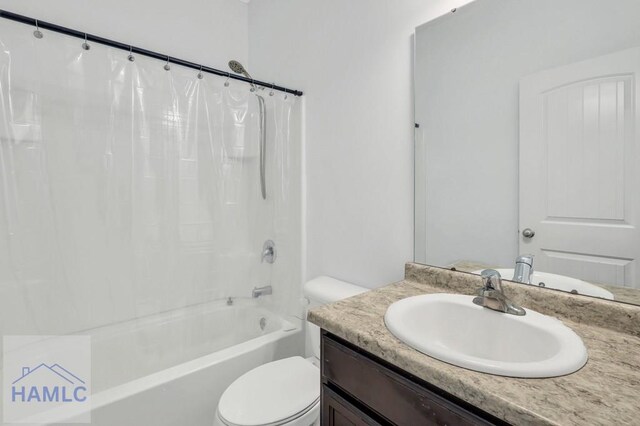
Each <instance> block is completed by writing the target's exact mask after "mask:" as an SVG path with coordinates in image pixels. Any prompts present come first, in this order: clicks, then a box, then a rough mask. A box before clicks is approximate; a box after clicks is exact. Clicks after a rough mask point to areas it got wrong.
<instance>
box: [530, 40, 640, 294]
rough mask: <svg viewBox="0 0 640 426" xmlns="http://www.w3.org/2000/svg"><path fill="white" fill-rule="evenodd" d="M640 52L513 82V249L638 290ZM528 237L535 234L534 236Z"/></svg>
mask: <svg viewBox="0 0 640 426" xmlns="http://www.w3.org/2000/svg"><path fill="white" fill-rule="evenodd" d="M639 73H640V48H634V49H629V50H624V51H621V52H617V53H613V54H610V55H606V56H601V57H598V58H595V59H590V60H586V61H583V62H578V63H575V64H571V65H567V66H563V67H560V68H555V69H551V70H547V71H543V72H540V73H537V74H534V75H531V76H528V77H525V78H523V79H522V80H521V81H520V245H519V247H520V252H521V253H532V254H534V255H536V258H535V267H536V269H537V270H540V271H546V272H554V273H558V274H563V275H569V276H573V277H577V278H581V279H584V280H587V281H592V282H600V283H611V284H615V285H620V286H625V287H635V288H640V271H638V266H637V263H638V259H639V258H640V232H639V229H638V226H639V225H640V224H639V222H640V147H638V140H639V137H638V134H639V133H638V132H639V130H640V120H639V117H640V116H639V113H638V107H637V105H638V101H639V91H638V87H637V86H638V80H639V77H640V74H639ZM532 234H533V235H532Z"/></svg>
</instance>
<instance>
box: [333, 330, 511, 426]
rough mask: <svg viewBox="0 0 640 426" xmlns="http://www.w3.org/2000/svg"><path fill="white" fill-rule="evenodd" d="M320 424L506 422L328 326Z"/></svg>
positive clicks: (472, 423) (486, 423) (461, 423)
mask: <svg viewBox="0 0 640 426" xmlns="http://www.w3.org/2000/svg"><path fill="white" fill-rule="evenodd" d="M321 370H322V390H321V405H322V419H323V420H322V424H323V425H332V426H333V425H336V426H337V425H378V424H380V425H382V424H388V422H391V423H394V424H407V425H417V424H447V425H493V424H506V423H504V422H502V421H501V420H499V419H498V418H496V417H494V416H492V415H490V414H488V413H486V412H484V411H482V410H480V409H478V408H477V407H474V406H473V405H470V404H467V403H466V402H464V401H462V400H460V399H459V398H456V397H455V396H453V395H451V394H448V393H447V392H444V391H443V390H442V389H438V388H437V387H435V386H433V385H432V384H430V383H429V382H427V381H425V380H422V379H420V378H418V377H415V376H413V375H411V374H408V373H407V372H405V371H403V370H401V369H399V368H397V367H396V366H394V365H393V364H391V363H389V362H386V361H384V360H383V359H381V358H379V357H376V356H375V355H372V354H371V353H369V352H367V351H365V350H363V349H361V348H359V347H358V346H355V345H352V344H350V343H349V342H347V341H345V340H343V339H340V338H339V337H337V336H335V335H333V334H331V333H329V332H327V331H324V332H323V334H322V364H321Z"/></svg>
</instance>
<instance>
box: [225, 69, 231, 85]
mask: <svg viewBox="0 0 640 426" xmlns="http://www.w3.org/2000/svg"><path fill="white" fill-rule="evenodd" d="M230 78H231V73H230V72H227V79H226V80H225V82H224V87H229V79H230Z"/></svg>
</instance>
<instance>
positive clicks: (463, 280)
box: [309, 264, 640, 425]
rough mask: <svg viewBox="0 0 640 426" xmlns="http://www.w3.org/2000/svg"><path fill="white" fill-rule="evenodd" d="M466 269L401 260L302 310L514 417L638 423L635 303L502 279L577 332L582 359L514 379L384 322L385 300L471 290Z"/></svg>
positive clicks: (514, 294) (516, 294) (639, 331)
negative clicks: (374, 281) (365, 284)
mask: <svg viewBox="0 0 640 426" xmlns="http://www.w3.org/2000/svg"><path fill="white" fill-rule="evenodd" d="M480 284H481V281H480V278H479V277H477V276H474V275H471V274H466V273H461V272H452V271H449V270H446V269H440V268H433V267H428V266H424V265H417V264H407V268H406V274H405V280H404V281H401V282H398V283H395V284H391V285H388V286H386V287H383V288H380V289H377V290H372V291H369V292H367V293H364V294H361V295H358V296H355V297H351V298H349V299H345V300H342V301H339V302H337V303H333V304H330V305H325V306H322V307H319V308H316V309H313V310H311V311H310V312H309V320H310V321H311V322H313V323H315V324H317V325H318V326H320V327H322V328H323V329H325V330H327V331H329V332H331V333H333V334H335V335H337V336H339V337H341V338H343V339H345V340H347V341H348V342H351V343H353V344H354V345H357V346H359V347H360V348H362V349H364V350H366V351H368V352H370V353H372V354H373V355H376V356H378V357H380V358H382V359H384V360H385V361H388V362H390V363H392V364H394V365H396V366H398V367H399V368H401V369H403V370H405V371H407V372H408V373H411V374H414V375H415V376H417V377H420V378H422V379H424V380H426V381H428V382H429V383H432V384H434V385H435V386H438V387H439V388H441V389H443V390H445V391H447V392H449V393H450V394H452V395H455V396H457V397H459V398H461V399H462V400H465V401H467V402H469V403H471V404H473V405H475V406H478V407H480V408H481V409H483V410H484V411H486V412H488V413H490V414H493V415H494V416H496V417H498V418H500V419H503V420H505V421H507V422H509V423H512V424H515V425H523V424H527V425H534V424H535V425H613V424H616V425H621V424H624V425H637V424H640V307H635V306H630V305H625V304H620V303H614V302H609V301H604V300H600V299H593V298H588V297H582V296H575V295H567V294H564V293H562V292H549V291H544V290H540V289H537V288H528V287H529V286H522V285H517V284H511V283H505V292H506V293H507V295H508V296H509V297H510V298H512V299H513V300H514V301H515V302H516V303H518V304H520V305H522V306H524V307H525V308H529V309H533V310H536V311H538V312H541V313H544V314H547V315H553V316H556V317H558V318H560V319H561V320H562V321H563V322H564V323H565V324H566V325H567V326H569V327H570V328H572V329H573V330H574V331H575V332H576V333H577V334H578V335H580V337H582V339H583V341H584V343H585V345H586V347H587V350H588V353H589V361H588V362H587V364H586V365H585V366H584V367H583V368H582V369H581V370H579V371H577V372H576V373H573V374H570V375H568V376H563V377H555V378H548V379H517V378H509V377H500V376H494V375H490V374H484V373H478V372H475V371H471V370H466V369H464V368H460V367H456V366H453V365H450V364H447V363H444V362H442V361H438V360H436V359H434V358H431V357H429V356H427V355H424V354H422V353H420V352H418V351H416V350H414V349H412V348H410V347H409V346H407V345H405V344H404V343H402V342H400V341H399V340H398V339H397V338H395V337H394V336H393V335H392V334H391V333H390V332H389V331H388V330H387V328H386V327H385V325H384V313H385V312H386V310H387V307H388V306H389V305H390V304H392V303H393V302H395V301H397V300H400V299H403V298H406V297H410V296H415V295H419V294H428V293H442V292H447V293H461V294H472V293H473V291H474V290H475V289H476V288H478V287H479V286H480Z"/></svg>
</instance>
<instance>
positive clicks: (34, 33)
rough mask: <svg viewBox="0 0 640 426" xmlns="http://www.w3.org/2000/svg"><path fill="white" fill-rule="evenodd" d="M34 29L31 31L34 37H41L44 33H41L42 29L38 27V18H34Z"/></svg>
mask: <svg viewBox="0 0 640 426" xmlns="http://www.w3.org/2000/svg"><path fill="white" fill-rule="evenodd" d="M35 21H36V30H35V31H34V32H33V36H34V37H35V38H42V37H44V34H42V31H40V28H38V20H37V19H36V20H35Z"/></svg>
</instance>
